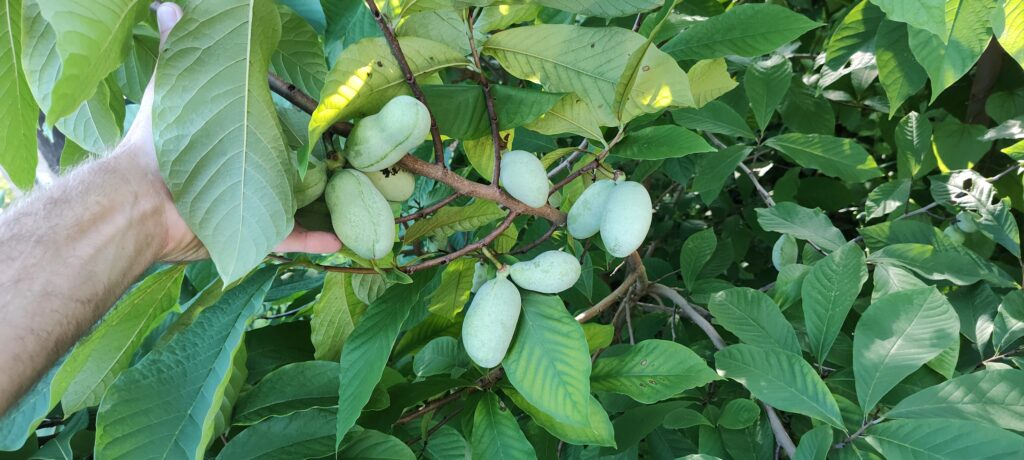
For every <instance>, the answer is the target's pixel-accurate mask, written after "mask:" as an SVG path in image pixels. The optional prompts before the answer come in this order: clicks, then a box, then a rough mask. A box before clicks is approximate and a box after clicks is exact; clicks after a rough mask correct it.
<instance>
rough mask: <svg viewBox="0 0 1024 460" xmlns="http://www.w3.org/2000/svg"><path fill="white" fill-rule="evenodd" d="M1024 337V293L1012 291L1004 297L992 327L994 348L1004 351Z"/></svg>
mask: <svg viewBox="0 0 1024 460" xmlns="http://www.w3.org/2000/svg"><path fill="white" fill-rule="evenodd" d="M1021 337H1024V291H1020V290H1016V291H1011V292H1010V293H1008V294H1006V296H1004V297H1003V301H1002V303H1000V304H999V310H998V311H997V313H996V319H995V321H994V324H993V327H992V347H993V348H995V350H996V351H997V352H998V351H1003V350H1006V349H1008V348H1009V347H1010V345H1013V342H1015V341H1017V339H1019V338H1021Z"/></svg>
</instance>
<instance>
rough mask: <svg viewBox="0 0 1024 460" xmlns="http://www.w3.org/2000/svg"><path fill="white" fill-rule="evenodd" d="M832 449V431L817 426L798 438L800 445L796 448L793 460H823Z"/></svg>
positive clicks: (825, 427)
mask: <svg viewBox="0 0 1024 460" xmlns="http://www.w3.org/2000/svg"><path fill="white" fill-rule="evenodd" d="M831 448H832V429H831V428H829V427H827V426H819V427H817V428H814V429H812V430H810V431H808V432H806V433H804V434H803V436H800V445H799V446H797V448H796V454H795V455H793V459H794V460H825V456H826V455H828V452H829V449H831Z"/></svg>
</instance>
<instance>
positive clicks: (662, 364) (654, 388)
mask: <svg viewBox="0 0 1024 460" xmlns="http://www.w3.org/2000/svg"><path fill="white" fill-rule="evenodd" d="M717 379H718V375H716V374H715V373H714V371H712V370H711V368H709V367H707V364H706V363H705V362H704V359H702V358H701V357H700V356H698V355H697V354H696V353H694V352H693V351H692V350H690V349H689V348H686V347H685V346H683V345H680V344H678V343H675V342H670V341H667V340H657V339H648V340H644V341H642V342H640V343H638V344H636V345H634V346H631V347H630V349H629V351H627V352H626V353H624V354H621V355H616V356H613V357H608V358H601V359H598V360H597V361H596V362H595V363H594V370H593V372H592V373H591V376H590V386H591V388H592V389H593V390H594V391H608V392H612V393H620V394H624V395H628V396H629V397H631V398H633V399H635V400H637V401H639V402H642V403H644V404H653V403H656V402H658V401H662V400H665V399H668V398H670V397H672V396H674V395H676V394H678V393H680V392H682V391H684V390H688V389H690V388H696V387H700V386H704V385H706V384H707V383H709V382H711V381H714V380H717Z"/></svg>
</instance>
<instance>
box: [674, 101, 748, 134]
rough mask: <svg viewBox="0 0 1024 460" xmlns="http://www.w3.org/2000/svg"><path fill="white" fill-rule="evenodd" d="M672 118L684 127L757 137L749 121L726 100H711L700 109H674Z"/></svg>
mask: <svg viewBox="0 0 1024 460" xmlns="http://www.w3.org/2000/svg"><path fill="white" fill-rule="evenodd" d="M672 120H673V121H675V122H676V124H678V125H679V126H682V127H684V128H689V129H699V130H701V131H708V132H712V133H721V134H726V135H729V136H736V137H745V138H747V139H754V138H755V137H756V136H754V133H753V132H752V131H751V130H750V127H749V126H747V121H746V120H744V119H743V117H741V116H740V114H738V113H736V111H735V110H733V109H732V107H729V105H728V104H726V103H724V102H719V101H711V102H709V103H707V104H706V105H704V106H703V107H701V108H699V109H696V108H687V109H679V110H673V111H672Z"/></svg>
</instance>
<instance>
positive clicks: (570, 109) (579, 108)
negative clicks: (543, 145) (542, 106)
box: [523, 94, 604, 143]
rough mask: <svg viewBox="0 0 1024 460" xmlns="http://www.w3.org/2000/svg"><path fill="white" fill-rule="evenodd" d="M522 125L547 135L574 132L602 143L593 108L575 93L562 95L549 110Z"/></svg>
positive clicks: (602, 138)
mask: <svg viewBox="0 0 1024 460" xmlns="http://www.w3.org/2000/svg"><path fill="white" fill-rule="evenodd" d="M523 127H524V128H526V129H529V130H531V131H536V132H538V133H541V134H548V135H558V134H576V135H579V136H583V137H584V138H587V139H595V140H598V141H600V142H601V143H604V137H603V136H602V135H601V127H600V126H598V123H597V117H596V116H595V113H594V111H593V109H591V108H590V104H587V103H586V102H584V101H583V99H580V97H579V96H576V95H575V94H570V95H568V96H565V97H563V98H562V99H561V100H560V101H558V102H557V103H556V104H555V105H554V106H553V107H551V110H548V111H547V113H545V114H543V115H541V116H540V117H538V118H537V119H536V120H534V121H531V122H529V123H526V124H525V125H523Z"/></svg>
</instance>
